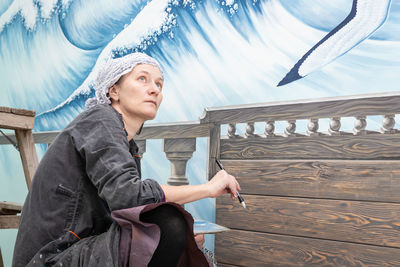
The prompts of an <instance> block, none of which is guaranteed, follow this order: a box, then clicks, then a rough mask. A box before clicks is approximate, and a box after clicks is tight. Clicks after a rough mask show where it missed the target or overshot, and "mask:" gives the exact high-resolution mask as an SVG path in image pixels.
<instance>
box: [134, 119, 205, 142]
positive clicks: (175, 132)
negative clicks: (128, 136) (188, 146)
mask: <svg viewBox="0 0 400 267" xmlns="http://www.w3.org/2000/svg"><path fill="white" fill-rule="evenodd" d="M208 135H209V125H208V124H200V122H199V121H188V122H175V123H158V124H148V125H145V126H144V127H143V130H142V133H141V134H140V135H137V136H135V140H143V139H164V138H192V137H206V136H208Z"/></svg>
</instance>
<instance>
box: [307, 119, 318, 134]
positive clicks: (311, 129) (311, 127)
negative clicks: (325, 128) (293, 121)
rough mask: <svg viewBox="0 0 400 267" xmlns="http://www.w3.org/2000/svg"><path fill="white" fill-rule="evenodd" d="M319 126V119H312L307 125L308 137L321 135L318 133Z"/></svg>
mask: <svg viewBox="0 0 400 267" xmlns="http://www.w3.org/2000/svg"><path fill="white" fill-rule="evenodd" d="M318 128H319V124H318V119H310V121H309V122H308V124H307V135H309V136H316V135H319V134H320V133H319V132H318Z"/></svg>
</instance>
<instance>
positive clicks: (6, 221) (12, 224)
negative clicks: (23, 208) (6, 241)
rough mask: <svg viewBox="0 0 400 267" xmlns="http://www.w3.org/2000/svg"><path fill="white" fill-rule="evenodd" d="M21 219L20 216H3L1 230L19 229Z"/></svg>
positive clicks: (0, 218) (0, 221)
mask: <svg viewBox="0 0 400 267" xmlns="http://www.w3.org/2000/svg"><path fill="white" fill-rule="evenodd" d="M20 218H21V216H20V215H1V216H0V229H12V228H18V226H19V220H20Z"/></svg>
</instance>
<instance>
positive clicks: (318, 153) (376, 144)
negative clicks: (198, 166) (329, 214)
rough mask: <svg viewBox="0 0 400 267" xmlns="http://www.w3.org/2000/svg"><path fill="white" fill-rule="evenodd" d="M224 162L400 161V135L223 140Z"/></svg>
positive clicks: (222, 157)
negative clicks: (281, 160)
mask: <svg viewBox="0 0 400 267" xmlns="http://www.w3.org/2000/svg"><path fill="white" fill-rule="evenodd" d="M220 151H221V159H400V134H370V135H360V136H353V135H344V136H300V137H275V138H261V137H258V138H257V137H256V138H232V139H221V150H220Z"/></svg>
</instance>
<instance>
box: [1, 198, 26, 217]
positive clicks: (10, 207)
mask: <svg viewBox="0 0 400 267" xmlns="http://www.w3.org/2000/svg"><path fill="white" fill-rule="evenodd" d="M21 210H22V204H20V203H15V202H4V201H1V202H0V215H15V214H17V213H20V212H21Z"/></svg>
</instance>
